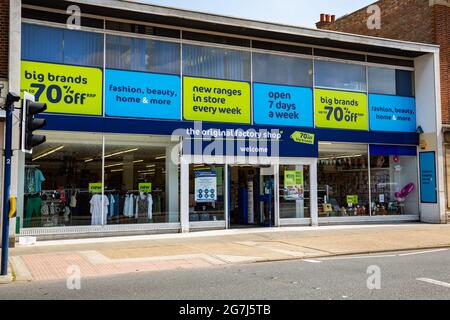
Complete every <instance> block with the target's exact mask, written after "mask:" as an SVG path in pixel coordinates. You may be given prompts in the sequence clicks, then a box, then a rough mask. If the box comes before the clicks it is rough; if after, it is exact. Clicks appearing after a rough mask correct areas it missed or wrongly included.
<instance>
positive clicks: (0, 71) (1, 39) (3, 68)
mask: <svg viewBox="0 0 450 320" xmlns="http://www.w3.org/2000/svg"><path fill="white" fill-rule="evenodd" d="M8 35H9V0H0V79H7V78H8V55H9V54H8V50H9V46H8V43H9V37H8Z"/></svg>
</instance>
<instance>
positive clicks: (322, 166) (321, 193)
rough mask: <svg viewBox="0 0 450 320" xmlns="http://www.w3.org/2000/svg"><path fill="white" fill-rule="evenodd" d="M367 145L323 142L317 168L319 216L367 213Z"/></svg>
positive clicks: (368, 212) (368, 210)
mask: <svg viewBox="0 0 450 320" xmlns="http://www.w3.org/2000/svg"><path fill="white" fill-rule="evenodd" d="M368 168H369V163H368V147H367V145H364V144H348V143H320V144H319V161H318V169H317V180H318V181H317V184H318V190H317V191H318V206H319V217H333V216H368V215H369V214H370V206H369V205H370V200H369V170H368Z"/></svg>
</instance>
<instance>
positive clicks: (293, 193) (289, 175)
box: [284, 170, 304, 200]
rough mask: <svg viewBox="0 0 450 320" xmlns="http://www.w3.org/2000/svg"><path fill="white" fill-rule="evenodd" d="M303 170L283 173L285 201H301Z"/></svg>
mask: <svg viewBox="0 0 450 320" xmlns="http://www.w3.org/2000/svg"><path fill="white" fill-rule="evenodd" d="M303 180H304V179H303V170H286V171H285V172H284V198H285V199H286V200H303V199H304V186H303Z"/></svg>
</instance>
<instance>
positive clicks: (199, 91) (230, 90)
mask: <svg viewBox="0 0 450 320" xmlns="http://www.w3.org/2000/svg"><path fill="white" fill-rule="evenodd" d="M250 100H251V99H250V84H249V83H246V82H237V81H226V80H212V79H204V78H191V77H184V79H183V101H184V107H183V109H184V111H183V115H184V118H185V119H186V120H194V121H212V122H231V123H250V117H251V112H250Z"/></svg>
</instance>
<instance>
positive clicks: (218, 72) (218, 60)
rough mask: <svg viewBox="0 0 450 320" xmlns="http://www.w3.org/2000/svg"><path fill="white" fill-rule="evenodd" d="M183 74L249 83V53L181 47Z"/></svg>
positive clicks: (202, 47) (188, 46) (211, 48)
mask: <svg viewBox="0 0 450 320" xmlns="http://www.w3.org/2000/svg"><path fill="white" fill-rule="evenodd" d="M183 74H184V75H187V76H193V77H202V78H214V79H227V80H236V81H250V53H249V52H246V51H240V50H230V49H221V48H213V47H204V46H195V45H183Z"/></svg>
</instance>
